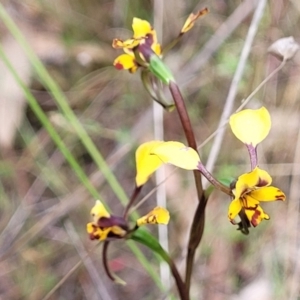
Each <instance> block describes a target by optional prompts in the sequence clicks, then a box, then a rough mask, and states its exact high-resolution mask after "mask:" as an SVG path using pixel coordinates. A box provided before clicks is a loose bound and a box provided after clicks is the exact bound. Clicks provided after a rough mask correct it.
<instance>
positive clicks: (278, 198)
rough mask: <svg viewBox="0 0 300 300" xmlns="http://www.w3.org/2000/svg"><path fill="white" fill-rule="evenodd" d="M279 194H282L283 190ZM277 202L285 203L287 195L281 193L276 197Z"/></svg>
mask: <svg viewBox="0 0 300 300" xmlns="http://www.w3.org/2000/svg"><path fill="white" fill-rule="evenodd" d="M277 192H281V190H279V189H278V190H277ZM275 199H276V201H279V200H280V201H285V194H283V193H281V194H278V195H276V196H275Z"/></svg>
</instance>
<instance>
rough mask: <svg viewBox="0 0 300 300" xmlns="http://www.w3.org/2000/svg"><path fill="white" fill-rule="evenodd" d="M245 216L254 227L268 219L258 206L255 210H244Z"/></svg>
mask: <svg viewBox="0 0 300 300" xmlns="http://www.w3.org/2000/svg"><path fill="white" fill-rule="evenodd" d="M245 214H246V216H247V218H248V220H249V221H250V223H251V224H252V226H254V227H256V226H257V225H258V224H259V223H260V222H261V221H262V220H269V219H270V217H269V215H268V214H266V213H265V212H264V211H263V209H262V207H261V206H259V205H258V206H257V207H256V208H255V209H245Z"/></svg>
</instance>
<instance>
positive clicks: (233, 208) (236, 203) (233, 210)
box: [228, 199, 242, 221]
mask: <svg viewBox="0 0 300 300" xmlns="http://www.w3.org/2000/svg"><path fill="white" fill-rule="evenodd" d="M241 209H242V203H241V201H240V199H235V200H233V201H231V203H230V205H229V208H228V218H229V220H230V221H232V220H233V219H234V218H235V217H236V216H237V215H238V213H239V212H240V211H241Z"/></svg>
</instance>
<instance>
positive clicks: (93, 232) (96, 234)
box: [86, 223, 111, 241]
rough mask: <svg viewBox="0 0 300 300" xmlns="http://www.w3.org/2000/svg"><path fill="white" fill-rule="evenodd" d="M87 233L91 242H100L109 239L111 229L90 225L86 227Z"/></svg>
mask: <svg viewBox="0 0 300 300" xmlns="http://www.w3.org/2000/svg"><path fill="white" fill-rule="evenodd" d="M86 231H87V233H88V234H89V235H90V239H91V240H100V241H103V240H105V239H107V236H108V234H109V232H110V231H111V228H110V227H109V228H105V229H101V228H99V227H98V226H97V225H96V224H95V223H88V224H87V225H86Z"/></svg>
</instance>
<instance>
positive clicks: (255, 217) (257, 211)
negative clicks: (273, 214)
mask: <svg viewBox="0 0 300 300" xmlns="http://www.w3.org/2000/svg"><path fill="white" fill-rule="evenodd" d="M260 215H261V212H260V211H259V210H257V209H256V210H255V212H254V215H253V216H252V219H251V224H252V225H253V227H256V226H257V225H258V224H259V223H258V217H259V216H260Z"/></svg>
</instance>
